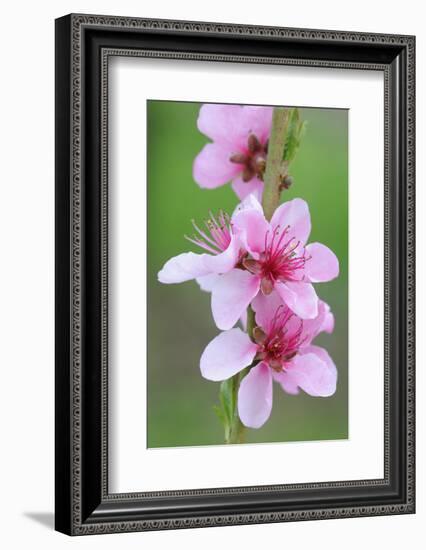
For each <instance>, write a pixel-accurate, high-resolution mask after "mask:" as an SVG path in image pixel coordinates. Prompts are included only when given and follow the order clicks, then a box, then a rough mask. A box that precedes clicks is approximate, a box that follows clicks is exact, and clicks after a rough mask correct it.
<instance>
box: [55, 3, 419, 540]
mask: <svg viewBox="0 0 426 550" xmlns="http://www.w3.org/2000/svg"><path fill="white" fill-rule="evenodd" d="M135 52H138V55H142V56H145V57H153V58H156V57H157V58H160V57H161V58H169V59H176V62H179V61H178V60H179V59H197V60H208V61H211V62H214V61H230V62H233V61H238V62H243V63H255V62H256V63H276V64H284V65H289V64H290V65H299V66H308V67H312V66H314V67H340V68H344V69H348V70H351V69H358V70H363V69H369V70H371V69H374V70H377V71H382V72H383V73H384V82H385V97H384V106H385V113H384V116H385V140H384V158H385V167H384V168H385V170H384V173H385V181H384V197H383V199H384V208H385V228H384V235H385V273H384V280H385V285H384V286H385V288H384V297H385V316H384V328H385V385H384V402H385V411H384V415H385V433H384V454H385V456H384V472H385V475H384V478H383V479H380V480H376V479H373V480H368V479H366V480H362V481H342V482H330V483H306V484H300V485H299V484H297V485H276V486H260V487H230V488H227V489H206V490H204V489H200V490H189V491H179V492H173V491H169V492H161V491H158V492H156V493H150V494H141V493H131V494H109V493H108V470H107V441H108V439H107V436H108V433H107V429H108V426H107V402H108V379H107V369H106V367H107V364H108V354H107V346H106V342H107V337H108V334H107V332H108V331H107V315H108V301H107V296H108V294H107V260H108V256H107V227H108V216H107V208H106V206H107V189H108V187H107V182H108V172H107V155H106V149H105V146H106V140H107V133H106V127H107V121H108V97H107V94H106V88H107V69H108V57H109V56H111V55H130V56H131V55H135ZM414 86H415V38H414V37H413V36H399V35H389V34H387V35H384V34H364V33H357V32H341V31H329V30H306V29H289V28H278V27H253V26H245V25H234V24H232V25H229V24H218V23H201V22H189V21H168V20H152V19H149V20H148V19H137V18H128V17H115V16H114V17H109V16H98V15H79V14H71V15H67V16H65V17H62V18H60V19H57V20H56V170H55V177H56V383H55V391H56V430H55V436H56V445H55V452H56V479H55V482H56V495H55V496H56V514H55V516H56V529H57V530H58V531H61V532H63V533H66V534H69V535H85V534H98V533H118V532H125V531H143V530H156V529H177V528H187V527H204V526H219V525H237V524H247V523H266V522H283V521H293V520H294V521H295V520H310V519H325V518H348V517H360V516H373V515H385V514H407V513H414V511H415V496H414V495H415V479H414V476H415V471H414V470H415V458H414V457H415V453H414V422H415V419H414V385H415V380H414V322H415V318H414V244H415V243H414V200H415V196H414V171H415V159H414V155H415V112H414V110H415V88H414Z"/></svg>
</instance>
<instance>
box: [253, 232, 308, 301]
mask: <svg viewBox="0 0 426 550" xmlns="http://www.w3.org/2000/svg"><path fill="white" fill-rule="evenodd" d="M289 229H290V226H287V227H285V228H284V229H281V227H280V226H279V225H278V226H277V227H276V228H275V229H274V230H273V231H272V234H270V233H271V232H269V231H268V232H267V233H266V235H265V248H264V252H263V253H262V254H261V255H260V258H259V259H258V260H255V259H253V258H250V257H247V258H245V259H244V260H243V266H244V267H245V268H246V269H247V270H248V271H250V272H251V273H253V274H255V275H259V276H260V277H261V280H262V282H261V288H262V292H263V293H264V294H270V293H271V292H272V290H273V287H274V282H275V281H281V282H285V281H290V282H294V281H298V282H300V281H303V279H304V273H303V270H304V267H305V263H306V262H307V261H308V260H309V259H310V257H307V256H306V252H305V249H303V253H302V254H298V252H297V248H298V246H299V244H300V241H296V240H295V238H294V237H289V236H288V232H289Z"/></svg>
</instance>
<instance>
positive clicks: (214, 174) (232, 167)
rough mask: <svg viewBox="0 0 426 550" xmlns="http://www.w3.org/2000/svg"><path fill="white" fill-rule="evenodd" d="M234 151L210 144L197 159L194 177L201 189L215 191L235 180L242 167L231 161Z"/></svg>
mask: <svg viewBox="0 0 426 550" xmlns="http://www.w3.org/2000/svg"><path fill="white" fill-rule="evenodd" d="M231 155H232V151H230V150H229V149H227V148H226V147H223V146H220V145H217V144H216V143H208V144H207V145H205V146H204V147H203V149H201V152H200V153H198V155H197V156H196V157H195V160H194V166H193V177H194V180H195V181H196V182H197V183H198V185H199V186H200V187H203V188H206V189H214V188H215V187H219V186H220V185H223V184H224V183H227V182H228V181H230V180H231V179H233V178H234V177H235V176H236V175H237V174H238V173H239V172H240V171H241V166H240V165H238V164H235V163H233V162H231V161H230V160H229V158H230V156H231Z"/></svg>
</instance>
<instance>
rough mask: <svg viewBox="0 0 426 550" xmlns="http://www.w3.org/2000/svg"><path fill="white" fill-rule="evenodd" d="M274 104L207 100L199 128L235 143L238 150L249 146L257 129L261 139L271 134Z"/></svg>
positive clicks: (213, 138) (232, 143) (222, 140)
mask: <svg viewBox="0 0 426 550" xmlns="http://www.w3.org/2000/svg"><path fill="white" fill-rule="evenodd" d="M271 124H272V108H271V107H254V106H243V107H242V106H240V105H221V104H205V105H203V106H202V107H201V109H200V114H199V116H198V121H197V125H198V129H199V130H200V132H202V133H203V134H205V135H206V136H208V137H209V138H210V139H212V140H213V141H215V142H217V143H222V144H227V145H231V148H232V149H233V150H234V151H235V152H236V151H241V152H244V151H246V150H247V139H248V136H249V135H250V134H251V133H253V134H256V136H257V137H258V138H259V140H260V141H261V143H263V144H264V143H265V142H266V140H267V139H268V137H269V133H270V129H271Z"/></svg>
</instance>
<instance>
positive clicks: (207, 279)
mask: <svg viewBox="0 0 426 550" xmlns="http://www.w3.org/2000/svg"><path fill="white" fill-rule="evenodd" d="M219 277H220V275H217V274H216V273H210V275H203V276H202V277H197V278H196V279H195V280H196V281H197V283H198V284H199V285H200V288H201V290H204V292H211V291H212V288H213V286H214V285H215V284H216V283H217V281H218V279H219Z"/></svg>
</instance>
